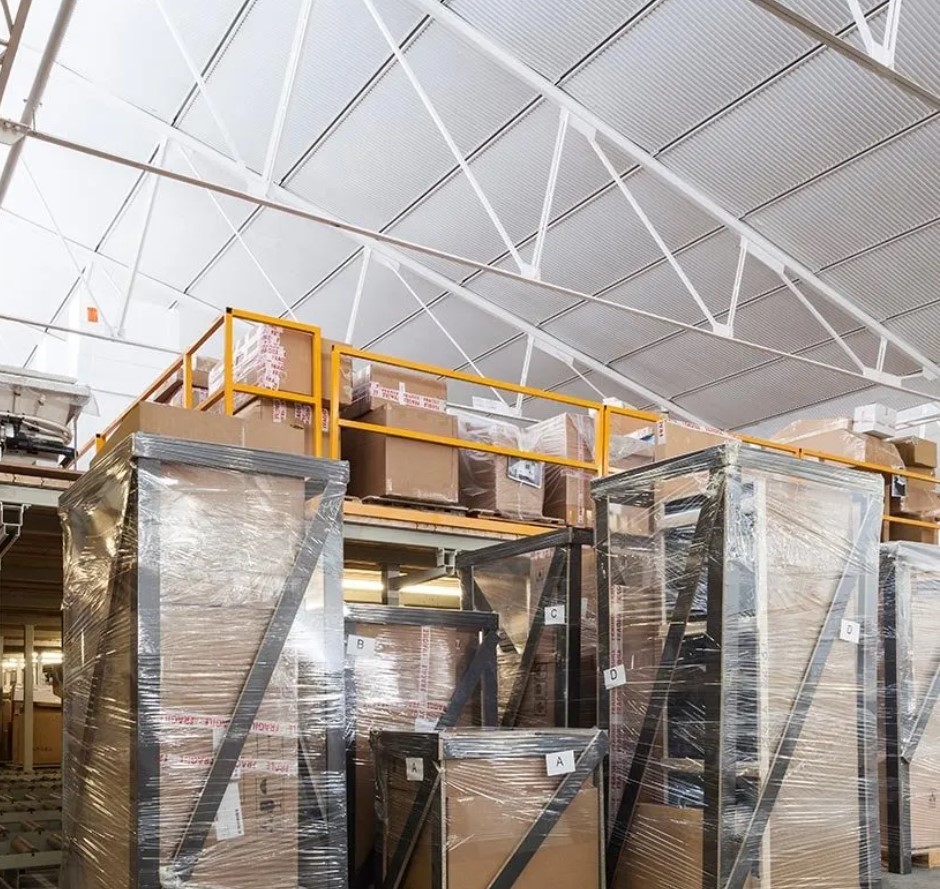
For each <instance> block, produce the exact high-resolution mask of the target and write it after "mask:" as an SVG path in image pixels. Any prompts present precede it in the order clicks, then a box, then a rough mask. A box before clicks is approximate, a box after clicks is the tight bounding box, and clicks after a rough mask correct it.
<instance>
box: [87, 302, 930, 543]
mask: <svg viewBox="0 0 940 889" xmlns="http://www.w3.org/2000/svg"><path fill="white" fill-rule="evenodd" d="M235 321H245V322H250V323H256V324H266V325H271V326H274V327H280V328H282V329H285V330H296V331H300V332H303V333H306V334H309V335H310V339H311V343H310V345H311V367H312V370H311V381H310V382H311V393H302V392H291V391H287V390H284V389H266V388H263V387H260V386H253V385H249V384H247V383H243V382H239V381H237V380H236V379H235V367H234V363H235V333H234V324H235ZM220 329H221V330H222V335H223V340H224V342H223V358H222V361H223V379H222V385H221V386H219V387H218V388H217V389H215V390H213V391H212V392H209V393H208V394H207V397H206V398H205V399H204V400H203V401H201V402H200V403H199V404H198V405H195V404H194V393H193V362H194V358H195V356H196V353H197V352H198V351H199V349H201V348H202V347H203V346H204V345H205V344H206V343H207V342H208V341H209V340H210V339H211V338H212V337H213V336H214V335H215V334H217V333H218V331H219V330H220ZM322 348H323V338H322V334H321V332H320V328H319V327H316V326H314V325H311V324H303V323H301V322H298V321H290V320H287V319H284V318H275V317H271V316H269V315H263V314H259V313H256V312H249V311H245V310H242V309H232V308H229V309H226V310H225V313H224V314H223V315H221V316H220V317H219V318H217V319H216V320H215V321H214V322H213V323H212V325H211V326H210V327H209V329H208V330H206V332H205V333H203V335H202V336H200V337H199V339H197V340H196V341H195V342H194V343H193V344H192V345H191V346H190V347H189V348H188V349H187V350H186V351H185V352H183V354H182V355H181V356H180V358H178V359H177V360H176V361H174V362H173V363H172V364H171V365H170V366H169V367H168V368H167V369H166V370H165V371H163V373H161V374H160V376H159V377H157V379H156V380H154V382H153V383H151V384H150V386H148V387H147V389H146V390H145V391H144V392H143V393H141V395H140V396H139V397H138V398H137V399H136V400H135V401H134V402H133V403H132V404H131V406H130V407H128V409H127V410H126V411H124V413H122V414H121V415H120V416H119V417H118V418H117V419H116V420H114V421H113V422H112V423H110V424H109V425H108V426H107V427H106V428H105V429H104V430H103V431H102V432H101V433H99V434H98V435H96V436H95V438H94V439H91V440H90V441H88V442H86V443H85V444H84V445H83V446H82V448H81V449H79V451H78V452H77V454H76V456H75V460H78V458H79V457H81V456H82V455H83V454H85V453H87V451H88V450H89V449H90V448H91V447H93V446H97V448H98V449H99V450H100V449H101V448H102V447H103V446H104V442H105V441H106V440H107V436H108V435H110V434H111V433H112V432H113V431H114V430H115V429H116V428H117V426H118V425H119V424H120V422H121V421H122V420H123V419H124V417H125V416H126V415H127V414H128V413H129V412H130V410H132V409H133V407H134V406H135V405H136V404H138V403H139V402H141V401H147V400H148V399H150V398H152V397H153V396H154V395H155V394H156V393H157V392H158V391H159V390H160V389H161V388H162V387H163V386H164V385H165V384H166V383H167V382H168V381H169V380H170V379H171V378H172V377H173V376H174V374H176V373H178V372H179V371H180V370H182V374H183V406H184V407H186V408H189V409H194V410H203V411H204V410H208V409H209V408H211V407H212V406H213V405H215V404H217V403H218V402H219V401H221V402H222V404H223V408H224V410H225V413H227V414H232V413H234V410H235V396H236V395H238V394H244V395H249V396H255V397H262V398H277V399H281V400H283V401H287V402H291V403H298V404H306V405H310V407H311V410H312V412H313V417H312V419H313V426H314V429H313V432H314V435H313V442H314V444H313V451H314V455H315V456H329V457H332V458H333V459H339V457H340V430H341V429H358V430H361V431H364V432H369V433H374V434H377V435H387V436H391V437H393V438H401V439H410V440H413V441H421V442H427V443H431V444H440V445H445V446H449V447H454V448H461V449H465V450H474V451H484V452H486V453H491V454H497V455H500V456H504V457H509V458H517V459H522V460H533V461H537V462H540V463H549V464H554V465H557V466H563V467H566V468H569V469H579V470H584V471H586V472H591V473H595V474H597V475H608V474H610V472H611V469H612V467H611V459H610V451H611V442H612V439H613V434H614V430H615V427H616V424H617V421H618V419H623V418H627V419H632V420H637V421H642V422H643V423H650V424H652V423H657V422H659V421H660V420H664V419H667V418H668V417H667V415H665V414H660V413H657V412H654V411H641V410H635V409H633V408H626V407H620V406H618V405H611V404H602V403H601V402H598V401H592V400H589V399H585V398H578V397H576V396H573V395H564V394H562V393H559V392H550V391H547V390H543V389H537V388H535V387H533V386H526V385H523V384H521V383H510V382H507V381H505V380H496V379H491V378H489V377H482V376H478V375H476V374H471V373H466V372H463V371H459V370H452V369H450V368H446V367H438V366H436V365H431V364H424V363H422V362H418V361H409V360H407V359H404V358H396V357H394V356H391V355H383V354H380V353H376V352H370V351H366V350H363V349H356V348H354V347H352V346H348V345H345V344H337V345H334V346H333V349H332V354H331V356H330V367H329V375H330V378H329V380H328V383H329V386H328V392H327V393H326V394H327V395H328V396H329V404H330V411H329V439H328V450H329V453H328V454H327V455H324V454H322V453H321V451H322V450H323V448H322V445H321V442H322V435H321V434H320V433H321V427H322V417H323V406H324V383H325V382H326V381H324V380H323V379H322V369H321V361H322ZM346 358H348V359H360V360H363V361H369V362H372V363H374V364H380V365H387V366H390V367H397V368H401V369H404V370H411V371H416V372H419V373H425V374H430V375H433V376H436V377H442V378H444V379H448V380H458V381H461V382H465V383H470V384H472V385H476V386H484V387H487V388H491V389H496V390H501V391H504V392H510V393H513V394H515V395H523V396H527V397H530V398H537V399H543V400H546V401H551V402H555V403H556V404H559V405H563V406H565V407H570V408H576V409H578V410H582V411H586V412H588V413H589V414H593V415H594V423H595V443H596V448H595V455H594V460H593V461H587V460H575V459H571V458H569V457H562V456H556V455H552V454H544V453H540V452H537V451H528V450H523V449H518V448H511V447H504V446H501V445H494V444H488V443H486V442H480V441H470V440H467V439H461V438H453V437H450V436H443V435H433V434H429V433H423V432H416V431H414V430H411V429H401V428H397V427H391V426H379V425H377V424H374V423H367V422H364V421H362V420H352V419H347V418H344V417H342V416H341V414H340V395H341V389H342V364H343V361H344V359H346ZM728 434H729V436H731V437H733V438H737V439H739V440H740V441H743V442H745V443H746V444H749V445H753V446H755V447H761V448H768V449H770V450H775V451H781V452H783V453H787V454H790V455H791V456H794V457H799V458H802V459H813V460H821V461H824V462H828V463H839V464H841V465H844V466H850V467H853V468H855V469H860V470H864V471H867V472H874V473H878V474H880V475H882V476H883V477H884V478H885V479H890V478H891V477H892V476H900V477H902V478H905V479H911V480H914V481H922V482H927V483H931V484H937V483H938V480H937V479H936V478H934V477H933V476H929V475H925V474H924V473H920V472H915V471H913V470H910V469H906V468H905V469H899V468H896V467H894V466H885V465H881V464H877V463H867V462H865V461H862V460H855V459H853V458H851V457H844V456H842V455H840V454H831V453H828V452H826V451H817V450H815V449H813V448H801V447H799V446H797V445H793V444H787V443H784V442H778V441H772V440H770V439H765V438H757V437H755V436H751V435H735V434H734V433H728ZM73 462H74V461H73ZM883 519H884V521H885V522H893V523H897V524H901V525H908V526H912V527H920V528H929V529H932V530H937V529H940V523H937V522H932V521H927V520H922V519H912V518H907V517H905V516H893V515H890V514H888V513H886V514H885V515H884V516H883Z"/></svg>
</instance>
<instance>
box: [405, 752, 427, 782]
mask: <svg viewBox="0 0 940 889" xmlns="http://www.w3.org/2000/svg"><path fill="white" fill-rule="evenodd" d="M405 776H406V777H407V778H408V780H409V781H423V780H424V760H423V759H422V758H421V757H420V756H406V757H405Z"/></svg>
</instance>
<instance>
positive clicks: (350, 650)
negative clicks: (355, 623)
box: [346, 633, 375, 657]
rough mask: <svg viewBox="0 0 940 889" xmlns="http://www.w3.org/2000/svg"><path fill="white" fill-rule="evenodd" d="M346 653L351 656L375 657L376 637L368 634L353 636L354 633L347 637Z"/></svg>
mask: <svg viewBox="0 0 940 889" xmlns="http://www.w3.org/2000/svg"><path fill="white" fill-rule="evenodd" d="M346 654H348V655H349V657H373V656H374V655H375V639H370V638H369V637H368V636H353V635H352V633H350V634H349V636H347V637H346Z"/></svg>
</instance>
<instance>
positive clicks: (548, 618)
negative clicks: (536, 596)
mask: <svg viewBox="0 0 940 889" xmlns="http://www.w3.org/2000/svg"><path fill="white" fill-rule="evenodd" d="M564 625H565V606H564V605H549V606H548V608H546V609H545V626H546V627H563V626H564Z"/></svg>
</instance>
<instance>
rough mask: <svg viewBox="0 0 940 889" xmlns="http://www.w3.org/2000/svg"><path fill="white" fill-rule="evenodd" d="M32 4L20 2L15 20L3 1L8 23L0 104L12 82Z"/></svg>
mask: <svg viewBox="0 0 940 889" xmlns="http://www.w3.org/2000/svg"><path fill="white" fill-rule="evenodd" d="M32 2H33V0H20V5H19V6H18V7H17V9H16V18H15V19H13V18H11V17H10V7H9V6H7V3H6V0H3V15H4V18H5V19H6V22H7V40H6V41H4V44H3V45H4V50H3V57H2V61H0V102H2V101H3V94H4V93H5V92H6V89H7V84H8V83H9V82H10V72H11V71H12V70H13V62H14V61H15V60H16V54H17V52H18V51H19V48H20V41H21V40H22V39H23V31H24V30H25V28H26V17H27V16H28V15H29V9H30V6H32Z"/></svg>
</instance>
